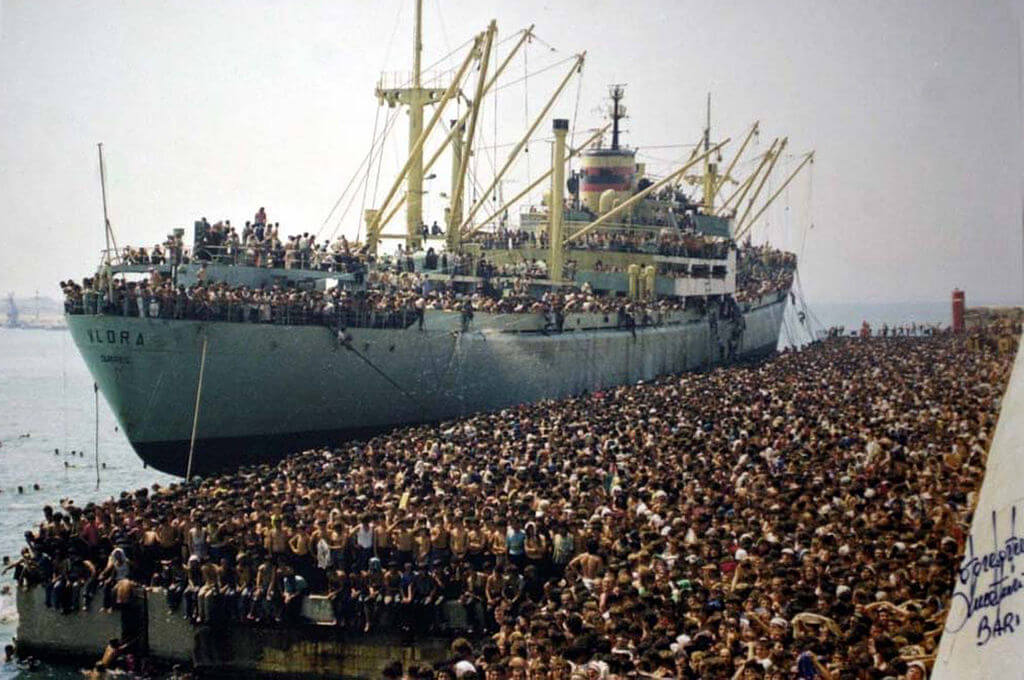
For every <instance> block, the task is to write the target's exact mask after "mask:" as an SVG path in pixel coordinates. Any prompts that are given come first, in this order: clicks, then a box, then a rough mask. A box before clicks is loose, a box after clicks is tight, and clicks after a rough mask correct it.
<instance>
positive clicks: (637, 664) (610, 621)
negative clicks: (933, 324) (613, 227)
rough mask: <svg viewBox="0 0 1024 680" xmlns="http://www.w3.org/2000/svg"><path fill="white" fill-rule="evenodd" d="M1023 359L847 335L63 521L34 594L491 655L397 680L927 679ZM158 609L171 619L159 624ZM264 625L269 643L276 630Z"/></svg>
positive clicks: (37, 546)
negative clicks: (309, 621)
mask: <svg viewBox="0 0 1024 680" xmlns="http://www.w3.org/2000/svg"><path fill="white" fill-rule="evenodd" d="M1011 358H1012V354H1009V355H1008V354H999V353H997V352H993V351H990V350H988V349H987V348H986V346H984V345H982V346H980V347H978V348H977V349H974V350H970V349H968V344H967V343H966V342H965V341H964V339H963V338H962V337H957V336H953V335H949V334H941V335H935V336H931V337H923V338H909V337H887V338H869V339H860V338H848V337H847V338H835V339H830V340H827V341H824V342H822V343H818V344H815V345H812V346H810V347H809V348H806V349H804V350H803V351H800V352H787V353H783V354H781V355H778V356H776V357H775V358H774V359H772V360H770V361H767V362H765V363H762V364H759V365H751V366H744V367H732V368H726V369H718V370H715V371H713V372H711V373H707V374H702V375H692V374H687V375H682V376H674V377H666V378H663V379H659V380H657V381H654V382H651V383H648V384H639V385H633V386H624V387H618V388H613V389H608V390H605V391H601V392H596V393H593V394H584V395H581V396H578V397H576V398H571V399H566V400H561V401H545V402H541V403H537V404H532V405H522V406H519V407H516V408H510V409H506V410H503V411H500V412H496V413H489V414H481V415H475V416H471V417H467V418H464V419H461V420H457V421H453V422H447V423H443V424H440V425H430V426H420V427H411V428H403V429H398V430H396V431H394V432H392V433H390V434H387V435H382V436H379V437H376V438H373V439H370V440H368V441H364V442H359V443H354V444H349V445H346V446H343V447H341V448H336V449H333V450H317V451H308V452H305V453H301V454H298V455H295V456H293V457H290V458H288V459H286V460H285V461H284V462H282V463H280V464H278V465H275V466H270V465H264V466H259V467H253V468H247V469H242V470H241V471H239V472H237V473H233V474H225V475H222V476H217V477H211V478H209V479H205V480H201V481H198V482H193V483H192V484H191V485H185V484H178V485H172V486H170V487H167V488H161V487H158V486H156V485H154V486H153V487H152V488H150V489H140V490H138V491H136V492H134V493H123V494H122V495H121V497H120V498H118V499H111V500H110V501H107V502H103V503H95V504H92V503H91V504H89V505H87V506H85V507H80V506H78V505H76V504H74V503H73V502H71V501H66V502H65V503H63V505H62V506H61V507H57V508H52V507H47V508H44V512H43V514H44V517H43V520H42V522H41V523H40V524H39V526H38V527H37V528H35V529H34V530H33V531H30V532H27V533H26V541H27V546H26V547H25V549H24V551H23V553H22V557H21V560H20V561H19V562H18V563H17V565H16V568H15V572H16V576H17V578H18V581H19V583H20V584H21V585H22V586H23V587H30V586H38V587H43V588H45V589H46V596H47V601H48V602H49V603H50V604H51V606H53V607H56V608H60V609H63V610H65V611H73V610H75V609H76V608H78V607H80V606H82V605H83V601H85V602H87V601H88V599H89V598H92V597H96V598H100V600H101V603H100V604H101V605H102V606H103V607H105V608H114V609H116V608H117V607H118V605H119V603H120V602H123V601H124V599H125V598H128V597H130V592H131V586H130V584H131V583H141V584H146V585H158V586H162V587H164V588H166V589H167V597H168V606H169V607H172V608H174V609H175V610H177V611H179V612H181V614H182V615H183V616H187V617H189V618H191V619H192V620H194V621H197V622H206V623H210V624H217V623H218V622H223V621H225V620H230V621H235V622H238V623H237V624H236V625H247V624H250V623H251V625H265V624H266V623H268V622H269V623H272V622H274V621H278V620H296V619H297V618H298V616H299V603H301V600H302V598H303V597H305V596H306V595H307V594H309V593H320V594H324V595H326V596H327V597H329V598H330V600H331V602H332V606H333V612H334V615H335V617H336V622H337V625H338V626H339V627H344V628H346V629H349V630H353V631H375V630H380V628H381V627H382V626H389V627H401V628H404V629H406V630H407V631H409V633H410V634H424V633H429V632H434V633H435V634H437V633H439V634H444V633H445V630H444V629H443V626H444V621H443V620H442V617H441V616H440V611H441V610H442V605H443V604H444V603H452V602H457V603H459V604H460V605H462V607H463V608H464V610H465V614H466V621H467V627H468V629H469V630H464V631H463V632H464V634H465V637H466V638H468V639H460V640H458V641H457V643H456V644H454V645H453V659H452V660H451V661H450V662H449V663H448V664H447V665H446V666H444V667H442V668H439V669H429V668H417V669H414V670H406V671H405V675H403V674H402V673H403V671H402V669H400V668H393V669H390V670H389V671H388V673H390V675H386V676H385V677H395V678H399V677H406V678H418V677H435V678H436V677H441V678H453V677H459V678H463V679H465V678H470V679H472V678H487V679H491V680H506V679H509V678H516V679H522V678H526V679H529V680H534V679H538V680H539V679H547V678H551V679H554V678H559V679H564V678H569V679H576V678H580V679H582V678H603V679H606V680H614V679H616V678H627V677H648V678H677V679H693V678H706V679H709V680H712V679H718V678H723V679H727V678H742V679H746V680H749V679H762V678H766V679H773V680H782V679H786V680H789V679H791V678H801V679H802V680H812V679H815V678H821V679H829V680H845V679H848V678H849V679H854V678H856V679H865V680H869V679H870V680H874V679H881V678H900V679H907V680H909V679H914V680H918V679H920V678H923V677H924V675H925V673H926V669H927V667H928V666H929V664H930V662H931V659H932V658H933V655H934V652H935V648H936V644H937V639H938V636H939V634H940V633H941V631H942V626H943V621H944V614H945V611H946V609H947V606H948V604H949V598H950V592H951V586H952V583H953V574H954V570H955V568H956V566H957V565H958V559H959V556H960V555H961V554H962V553H963V550H964V543H965V540H966V535H967V531H968V526H969V520H970V516H971V511H972V508H973V506H974V503H975V500H976V499H975V495H976V490H977V488H978V486H979V483H980V480H981V478H982V475H983V472H984V465H985V459H986V452H987V447H988V444H989V440H990V437H991V435H992V432H993V429H994V426H995V420H996V416H997V404H998V401H999V399H1000V396H1001V394H1002V392H1003V389H1004V387H1005V382H1006V379H1007V376H1008V372H1009V367H1010V362H1011ZM151 606H152V605H151ZM261 622H263V623H261Z"/></svg>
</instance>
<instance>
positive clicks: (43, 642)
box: [17, 586, 121, 659]
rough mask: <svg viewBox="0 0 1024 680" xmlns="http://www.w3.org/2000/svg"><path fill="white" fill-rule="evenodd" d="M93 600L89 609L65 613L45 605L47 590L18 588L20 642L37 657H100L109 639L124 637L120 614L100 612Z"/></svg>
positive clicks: (98, 601)
mask: <svg viewBox="0 0 1024 680" xmlns="http://www.w3.org/2000/svg"><path fill="white" fill-rule="evenodd" d="M101 599H102V598H100V597H99V596H97V597H96V598H94V599H93V602H92V607H91V608H90V609H89V611H81V610H79V611H76V612H72V613H70V614H63V613H61V612H59V611H57V610H55V609H51V608H49V607H47V606H46V589H45V588H43V587H42V586H37V587H34V588H18V589H17V604H18V645H19V647H20V648H21V649H23V650H25V652H26V653H29V654H34V655H37V656H40V655H48V656H64V657H83V658H92V659H99V658H100V656H102V655H103V650H104V648H105V647H106V646H107V642H108V641H109V640H111V639H113V638H120V637H121V615H120V613H118V612H114V613H112V614H106V613H103V612H100V601H101Z"/></svg>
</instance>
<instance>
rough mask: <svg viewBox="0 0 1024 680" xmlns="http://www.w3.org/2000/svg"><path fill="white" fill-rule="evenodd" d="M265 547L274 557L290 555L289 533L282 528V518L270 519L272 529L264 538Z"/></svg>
mask: <svg viewBox="0 0 1024 680" xmlns="http://www.w3.org/2000/svg"><path fill="white" fill-rule="evenodd" d="M263 547H264V549H265V550H266V551H267V552H269V553H270V554H271V555H274V556H283V555H287V554H288V531H287V530H286V529H285V528H284V527H282V525H281V518H280V517H278V516H277V515H274V516H273V517H271V518H270V528H269V529H268V530H267V533H266V536H265V538H264V543H263Z"/></svg>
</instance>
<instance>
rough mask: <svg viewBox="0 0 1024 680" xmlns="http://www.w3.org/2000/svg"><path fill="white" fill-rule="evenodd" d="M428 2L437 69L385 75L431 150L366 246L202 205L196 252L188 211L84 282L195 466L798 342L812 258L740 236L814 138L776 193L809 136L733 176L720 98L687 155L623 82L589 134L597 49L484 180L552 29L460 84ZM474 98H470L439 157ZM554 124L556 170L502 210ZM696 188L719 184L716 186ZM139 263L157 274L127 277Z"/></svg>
mask: <svg viewBox="0 0 1024 680" xmlns="http://www.w3.org/2000/svg"><path fill="white" fill-rule="evenodd" d="M416 4H417V13H416V29H415V37H414V48H413V56H414V72H413V75H412V77H411V78H410V79H409V81H408V82H406V83H399V84H397V85H395V86H393V87H392V86H390V84H388V83H385V82H384V80H383V79H382V81H381V83H379V85H378V87H377V91H376V94H377V97H378V99H379V101H380V102H381V103H382V104H385V105H388V106H405V107H407V108H408V110H409V155H408V158H407V160H406V161H405V163H404V164H403V167H402V169H401V171H400V172H399V173H398V174H397V176H396V177H395V178H394V179H393V181H392V183H391V185H390V188H389V189H388V191H387V192H386V193H385V194H384V198H383V199H382V200H381V201H380V202H379V203H378V204H377V205H376V206H375V207H374V208H372V209H368V210H366V212H365V215H364V218H365V228H366V237H365V240H364V241H363V242H362V243H359V244H355V243H353V244H349V243H347V242H346V241H344V239H342V240H340V241H339V242H338V243H337V244H335V246H332V248H331V249H329V251H327V252H325V251H323V250H322V249H321V250H318V249H317V248H316V247H315V244H314V246H313V247H311V245H310V243H308V242H303V241H301V240H300V241H296V242H295V243H294V244H293V243H292V242H291V241H289V242H288V245H287V246H285V245H282V244H281V243H275V242H274V241H273V240H272V239H271V238H270V237H268V236H266V235H265V232H264V230H263V228H262V226H263V225H260V224H259V222H258V221H257V223H256V225H255V226H254V227H253V228H252V229H251V230H250V229H249V228H248V227H247V231H246V232H245V234H244V235H243V238H242V239H238V238H237V234H235V235H234V236H232V234H231V232H229V231H225V230H224V229H223V228H221V227H220V225H209V224H206V223H204V222H199V223H197V224H196V228H195V240H194V244H193V248H192V249H191V251H187V250H186V249H185V248H184V246H183V244H182V243H181V240H182V239H181V236H182V233H181V232H180V231H179V232H178V233H177V234H175V235H173V236H172V237H170V238H169V240H168V242H167V243H166V244H165V246H166V248H165V249H164V250H161V251H160V255H159V257H157V256H155V255H150V254H147V255H146V256H145V257H138V256H136V257H135V258H132V257H128V258H125V257H124V252H123V251H121V252H118V251H112V250H108V251H105V257H104V261H103V263H102V264H101V267H100V271H99V272H98V273H97V276H95V277H93V278H92V279H90V280H87V281H86V283H85V285H84V286H82V287H78V286H69V289H70V290H71V292H70V293H69V307H68V309H69V314H68V323H69V326H70V328H71V331H72V334H73V337H74V340H75V343H76V345H77V346H78V347H79V350H80V351H81V353H82V355H83V357H84V358H85V360H86V363H87V364H88V366H89V369H90V371H91V372H92V374H93V376H94V377H95V379H96V382H97V384H98V385H99V387H100V389H101V391H102V392H103V394H104V396H105V397H106V399H107V400H108V402H109V403H110V405H111V407H112V410H113V412H114V413H115V414H116V416H117V418H118V420H119V422H120V424H121V426H122V429H123V430H124V432H125V433H126V435H127V436H128V438H129V440H130V441H131V443H132V445H133V447H134V448H135V449H136V451H137V452H138V453H139V455H140V456H141V457H142V458H143V459H144V460H145V461H146V462H148V463H149V464H151V465H153V466H155V467H157V468H159V469H161V470H164V471H167V472H171V473H174V474H188V473H194V472H200V473H205V472H210V471H215V470H220V469H225V468H233V467H237V466H238V465H242V464H247V463H254V462H260V461H272V460H275V459H277V458H280V457H282V456H283V455H286V454H288V453H290V452H292V451H296V450H300V449H302V448H305V447H309V446H312V445H319V444H324V443H330V442H336V441H339V440H340V439H344V438H351V437H353V436H358V435H360V434H363V433H367V432H370V431H374V430H379V429H381V428H386V427H390V426H394V425H398V424H405V423H419V422H434V421H441V420H444V419H447V418H452V417H455V416H459V415H464V414H466V413H469V412H473V411H479V410H495V409H501V408H506V407H510V406H514V405H515V404H519V403H524V402H530V401H535V400H538V399H546V398H559V397H565V396H569V395H574V394H579V393H582V392H585V391H590V390H600V389H604V388H607V387H612V386H615V385H621V384H626V383H630V382H635V381H638V380H650V379H652V378H655V377H657V376H659V375H663V374H667V373H673V372H678V371H684V370H695V369H706V368H709V367H711V366H714V365H719V364H723V363H728V362H732V361H737V360H741V359H745V358H749V357H753V356H757V355H763V354H768V353H771V352H773V351H775V349H776V346H777V344H778V336H779V330H780V326H781V323H782V316H783V311H784V309H785V305H786V300H787V295H788V290H789V286H790V284H791V282H792V276H793V270H794V269H795V258H793V256H791V255H788V254H785V253H780V252H778V251H772V250H771V249H767V248H753V247H743V248H740V247H738V246H737V243H739V242H740V240H741V239H742V238H743V237H744V236H745V235H746V234H748V233H749V230H750V228H751V226H752V225H753V223H754V222H755V221H756V220H757V218H758V217H759V216H760V215H761V214H762V213H763V212H764V210H765V209H766V207H767V205H768V204H770V202H771V201H773V200H774V199H775V197H777V196H778V195H779V193H781V191H782V188H784V187H785V186H786V184H788V183H789V182H790V181H791V180H792V179H793V177H794V176H795V175H796V173H797V172H799V171H800V169H801V168H802V167H803V166H804V164H806V163H808V162H810V158H811V157H810V155H808V156H807V157H806V158H805V160H804V162H803V163H801V164H800V165H798V166H797V168H796V169H795V170H794V171H793V173H792V174H790V175H789V177H787V178H786V179H785V181H784V182H783V183H782V184H781V187H780V188H779V189H777V190H776V191H775V193H774V194H773V195H772V196H770V197H767V199H764V200H761V201H758V199H759V197H760V196H761V194H762V190H763V188H764V186H765V183H766V180H767V177H768V175H769V173H771V171H772V169H773V168H774V166H775V164H776V162H777V161H778V158H779V156H780V155H781V152H782V149H783V148H785V145H786V141H785V140H775V141H774V142H773V143H772V145H771V147H770V149H769V151H768V152H767V153H765V154H763V155H762V156H761V157H760V159H758V160H757V163H756V168H755V170H754V172H753V173H751V174H750V175H749V176H747V177H746V178H744V179H742V180H739V179H736V178H734V177H733V172H734V170H735V168H736V167H737V162H738V160H739V158H740V157H741V156H742V155H743V154H744V152H745V151H746V149H747V147H748V144H749V142H750V140H751V139H752V138H753V137H754V136H755V135H756V134H757V132H758V125H757V124H756V123H755V124H754V125H753V126H751V128H750V130H749V131H748V132H747V134H746V136H745V138H744V140H743V142H742V143H741V145H740V147H739V150H738V151H737V152H736V154H735V155H734V156H733V158H732V160H731V161H730V163H729V164H728V167H727V168H726V169H725V170H724V171H722V172H719V163H720V159H721V153H722V150H723V149H724V148H725V147H726V145H727V144H728V140H725V141H721V142H714V141H713V140H712V138H711V126H710V116H709V120H708V124H707V126H706V127H705V129H704V132H703V135H702V139H701V143H700V144H698V145H696V147H695V148H694V149H693V152H692V153H691V155H690V157H689V159H688V160H687V162H685V163H684V164H682V165H681V166H680V167H678V168H676V169H674V170H672V171H671V172H670V173H668V174H666V175H664V176H661V177H654V176H649V175H648V174H647V170H646V168H645V166H644V164H643V163H639V162H637V158H636V153H635V150H633V149H630V148H628V147H627V146H626V145H625V144H623V143H622V139H621V134H622V132H621V129H620V121H621V119H622V118H623V116H624V107H623V99H624V96H625V91H624V88H623V87H622V86H618V85H616V86H612V87H611V88H610V92H609V94H610V101H611V105H610V110H609V117H610V119H611V120H610V122H609V123H608V125H606V126H604V127H602V128H600V129H598V130H596V131H593V132H592V133H591V134H589V135H588V137H587V139H586V140H585V141H584V142H583V143H582V144H580V145H579V146H578V147H575V148H571V147H570V146H569V145H568V143H567V137H568V135H569V127H570V126H569V121H568V120H567V119H564V118H557V117H556V118H553V119H552V118H551V117H550V116H549V112H550V110H551V108H552V105H553V104H554V102H555V101H556V100H557V98H558V96H559V94H560V93H561V92H562V91H564V90H565V88H566V86H567V84H568V83H569V81H570V79H571V77H572V76H573V75H574V74H577V73H578V72H579V71H580V69H581V68H582V65H583V62H584V59H585V55H583V54H580V55H577V56H576V57H575V58H574V59H573V60H572V63H571V66H570V69H569V70H568V73H567V74H566V75H565V78H564V79H562V80H561V81H560V83H559V85H558V87H557V88H556V91H555V92H554V94H552V96H551V99H550V100H549V101H548V103H547V104H546V105H545V106H544V107H543V108H542V110H541V112H540V114H539V115H538V116H537V117H536V118H535V119H534V121H533V122H532V123H531V124H530V125H529V126H528V130H527V131H526V133H525V134H524V135H523V137H522V138H521V139H520V140H519V142H518V143H516V144H515V145H513V147H512V150H511V152H510V153H509V155H508V157H507V159H506V160H505V161H504V163H503V165H502V167H501V168H500V169H499V170H497V171H496V172H495V173H494V177H493V179H492V180H491V181H490V182H489V183H488V185H484V186H480V187H477V191H475V192H474V193H473V200H472V201H470V200H467V199H468V198H469V196H470V194H469V192H468V191H467V188H468V183H469V182H468V179H467V178H468V172H469V168H470V159H471V157H472V155H473V153H474V144H475V141H476V139H477V137H478V135H477V129H478V127H479V121H480V111H481V107H482V105H483V103H484V101H485V95H486V93H487V92H488V91H489V89H490V88H491V87H492V86H493V85H494V83H495V82H496V80H497V79H498V77H499V76H500V75H501V73H502V72H503V71H504V69H505V67H506V66H507V65H508V63H509V61H510V60H511V59H512V57H513V55H514V54H515V52H516V50H517V49H519V47H520V46H521V45H522V44H524V43H525V42H526V41H528V40H529V39H530V37H531V35H532V27H531V28H528V29H525V30H524V31H521V32H520V34H519V36H518V39H517V41H516V44H515V46H514V47H513V48H512V49H511V50H510V51H509V52H508V53H507V54H506V55H505V56H504V57H503V59H502V60H500V61H499V60H495V59H492V57H493V52H494V42H495V35H496V32H497V28H496V25H495V24H494V23H493V22H492V23H491V24H490V25H489V26H488V27H487V29H486V30H485V31H483V32H482V33H480V34H479V35H477V36H476V37H475V38H474V40H473V41H472V45H471V47H470V49H469V51H468V53H467V55H466V56H465V59H464V60H463V61H462V63H461V64H460V66H459V68H458V69H456V70H455V74H454V76H453V77H452V79H451V80H450V82H448V83H447V84H444V85H443V86H439V87H427V86H424V85H423V79H422V77H421V73H420V68H419V62H420V55H421V52H422V40H421V37H422V31H421V20H420V16H421V15H420V7H419V5H420V2H419V0H417V2H416ZM474 65H475V66H476V68H475V70H474V69H473V68H472V67H473V66H474ZM473 73H475V79H474V78H473V77H471V74H473ZM456 97H458V98H460V99H461V100H462V101H463V102H466V103H467V106H466V110H465V111H464V112H463V113H462V114H461V115H460V116H459V117H458V118H457V119H455V120H451V121H450V125H448V126H447V127H446V129H447V132H446V133H445V134H444V135H443V141H442V142H441V143H440V144H439V145H438V146H437V147H436V148H433V149H432V150H430V151H429V156H428V155H427V153H428V146H427V142H428V140H431V139H432V138H433V137H432V135H434V136H435V137H436V136H437V133H436V132H435V131H436V130H439V129H440V128H438V123H439V121H441V120H442V119H443V116H444V115H445V111H446V106H447V105H448V104H449V103H450V102H451V101H452V100H453V99H455V98H456ZM429 104H433V108H432V109H427V108H426V107H427V105H429ZM426 111H431V113H430V117H429V119H425V118H426V117H425V115H424V113H425V112H426ZM544 121H548V124H549V125H550V128H549V129H550V130H551V133H552V135H553V143H552V147H551V148H552V150H551V162H550V168H549V169H548V170H547V171H546V172H544V173H543V174H542V175H541V176H540V178H539V179H536V180H534V181H533V182H531V184H530V185H529V186H528V187H526V189H525V190H523V191H522V192H520V193H519V194H518V195H517V196H516V197H513V198H511V199H509V200H507V201H505V200H502V201H500V202H501V206H500V207H499V208H498V209H496V210H490V209H487V208H488V207H489V206H493V205H494V204H495V203H497V202H499V201H497V200H496V198H497V195H498V189H499V188H500V186H501V184H500V183H501V181H502V177H503V175H504V174H505V173H506V172H507V171H508V169H509V168H510V167H512V166H513V165H514V163H515V161H516V159H517V156H518V155H519V154H520V153H521V152H522V150H523V148H524V147H525V146H526V144H527V143H528V141H529V140H530V138H531V136H532V135H534V134H535V133H536V131H537V130H538V129H540V127H541V124H542V123H543V122H544ZM609 129H610V144H609V145H608V146H605V145H604V144H603V140H604V139H605V136H606V135H607V134H608V132H609ZM443 152H447V153H448V154H449V156H450V167H451V175H452V179H451V187H452V190H451V194H450V196H449V197H448V199H449V200H448V205H447V206H446V207H445V219H444V225H445V229H444V235H443V236H444V245H443V246H439V244H436V241H437V239H433V240H434V242H435V245H432V244H431V243H430V242H425V239H424V231H425V229H426V228H425V221H424V220H423V208H422V202H421V200H420V198H421V196H422V191H423V182H424V177H425V174H426V173H427V172H428V171H429V170H430V169H431V168H432V167H433V166H434V165H435V164H436V162H437V161H438V160H439V158H440V157H441V155H442V153H443ZM574 161H577V162H578V170H574V169H573V165H574ZM688 184H691V185H696V186H697V187H699V188H700V192H701V195H700V197H699V200H698V199H696V198H691V196H690V193H688V191H687V190H686V186H687V185H688ZM727 186H729V187H730V188H731V191H730V192H729V195H724V194H723V189H725V188H726V187H727ZM402 187H404V188H405V193H404V194H402V192H401V189H402ZM539 187H546V189H547V190H546V192H545V195H544V199H543V201H542V202H541V205H540V206H534V207H528V208H525V209H523V210H522V212H521V213H520V215H519V224H518V225H515V226H513V225H511V224H509V223H508V220H507V219H506V217H505V216H506V215H507V214H508V211H509V210H511V209H515V208H517V207H519V206H520V203H521V201H522V199H523V198H524V197H526V196H527V195H528V193H529V192H530V191H533V190H536V189H538V188H539ZM403 205H404V206H405V208H406V211H405V214H406V225H405V230H404V234H403V235H402V236H401V239H402V241H403V242H404V248H403V252H402V254H401V256H400V257H388V256H385V255H382V254H380V253H379V252H378V251H379V250H380V249H381V244H382V241H383V240H384V239H386V238H388V235H387V234H386V233H385V227H386V226H387V225H388V223H389V222H390V221H391V220H392V218H393V217H395V216H396V214H397V213H398V212H399V210H400V209H401V207H402V206H403ZM266 233H270V230H269V229H268V230H267V231H266ZM225 234H226V235H225ZM109 235H110V236H112V233H110V234H109ZM257 237H258V238H257ZM268 241H269V243H268ZM143 260H144V261H143ZM131 274H135V275H141V276H145V277H146V278H147V282H146V283H142V282H140V283H138V284H129V283H126V282H125V279H126V277H127V276H128V275H131Z"/></svg>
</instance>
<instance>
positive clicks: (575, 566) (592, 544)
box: [566, 539, 604, 587]
mask: <svg viewBox="0 0 1024 680" xmlns="http://www.w3.org/2000/svg"><path fill="white" fill-rule="evenodd" d="M597 549H598V543H597V541H596V540H594V539H590V540H589V541H587V550H586V552H584V553H581V554H579V555H577V556H576V557H574V558H572V560H571V561H570V562H569V564H568V565H566V572H567V573H570V574H572V573H578V574H579V575H580V578H582V579H583V583H584V584H586V585H587V586H588V587H589V586H591V585H592V584H593V583H595V582H596V580H597V579H598V578H600V576H601V574H602V573H603V571H604V558H602V557H601V556H600V555H598V554H597Z"/></svg>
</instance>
